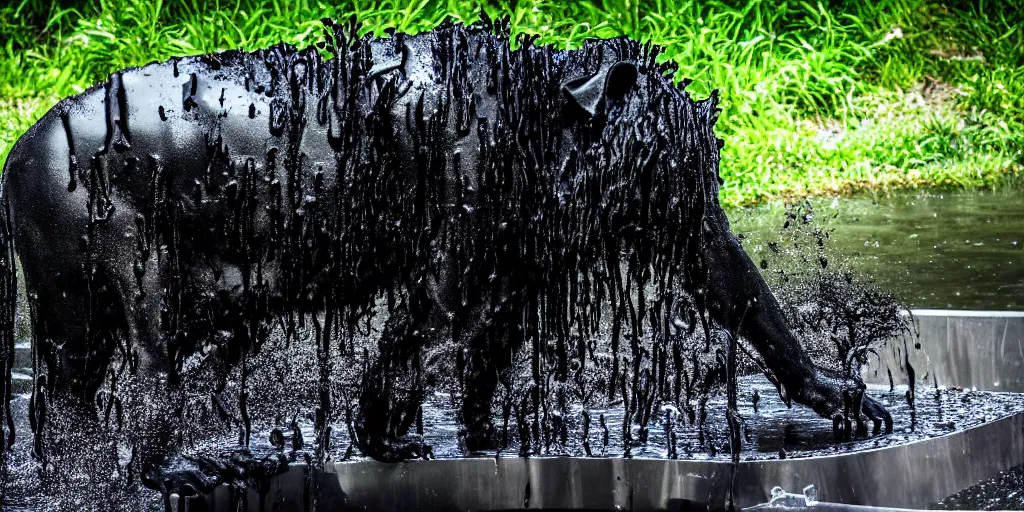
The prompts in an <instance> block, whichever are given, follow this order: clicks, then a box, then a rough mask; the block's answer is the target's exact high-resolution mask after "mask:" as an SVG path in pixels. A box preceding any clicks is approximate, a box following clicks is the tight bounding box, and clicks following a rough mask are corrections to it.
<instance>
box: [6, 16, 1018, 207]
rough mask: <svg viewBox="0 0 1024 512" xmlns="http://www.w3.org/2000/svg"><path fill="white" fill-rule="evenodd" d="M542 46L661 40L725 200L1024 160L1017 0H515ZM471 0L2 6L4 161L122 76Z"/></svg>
mask: <svg viewBox="0 0 1024 512" xmlns="http://www.w3.org/2000/svg"><path fill="white" fill-rule="evenodd" d="M482 7H483V9H484V10H485V11H487V12H488V13H489V14H490V15H491V16H492V17H499V16H503V15H506V14H507V15H510V16H511V20H512V27H513V31H514V32H516V33H527V34H536V35H539V36H540V37H539V39H538V42H539V43H547V44H554V45H557V46H558V47H570V48H571V47H575V46H578V45H579V44H580V43H581V42H582V41H583V40H584V39H585V38H587V37H611V36H615V35H620V34H625V35H628V36H630V37H633V38H636V39H640V40H649V41H653V42H655V43H658V44H661V45H664V46H666V47H667V49H668V51H667V52H666V53H665V54H664V58H667V59H672V60H675V61H676V62H678V63H679V66H680V69H679V73H678V76H677V78H679V79H682V78H691V79H693V80H694V83H693V84H691V85H690V87H689V90H690V91H691V93H692V94H693V95H695V96H697V97H703V96H706V95H707V94H708V93H709V92H710V90H711V89H712V88H718V89H720V90H721V92H722V97H723V100H724V102H723V114H722V117H721V120H720V121H719V125H718V132H719V134H720V136H722V137H723V138H724V139H725V140H726V146H725V149H724V150H723V162H722V174H723V177H724V179H725V181H726V184H725V186H724V188H723V190H722V200H723V202H725V203H727V204H733V205H735V204H749V203H754V202H759V201H763V200H765V199H768V198H772V197H790V196H803V195H813V194H822V193H842V192H848V191H852V190H856V189H863V188H880V187H889V186H943V187H961V186H984V185H989V184H993V183H996V182H997V181H998V180H1000V179H1001V177H1002V176H1004V175H1005V174H1007V173H1018V172H1019V170H1020V169H1021V166H1022V164H1024V156H1022V147H1024V144H1022V143H1024V99H1022V98H1024V29H1022V28H1021V26H1024V2H1022V1H1021V0H1011V1H1008V2H987V1H984V0H973V1H971V2H967V3H966V4H965V3H954V2H941V1H934V0H880V1H878V2H870V1H864V2H839V1H838V0H836V1H833V2H818V1H813V0H810V1H794V0H748V1H746V2H735V1H730V2H726V1H722V0H604V1H601V0H591V1H583V2H579V3H570V2H565V1H562V0H519V1H518V2H516V1H514V0H509V1H505V0H502V1H501V2H497V3H488V4H486V5H483V6H482ZM480 9H481V4H480V2H478V1H475V0H447V1H437V2H432V1H430V0H411V1H410V2H409V3H408V4H403V3H402V2H398V1H393V2H389V1H385V2H381V3H379V4H370V3H369V2H363V1H358V0H353V1H350V2H345V1H339V0H322V1H317V0H263V1H261V0H240V1H229V0H209V1H204V0H91V1H87V2H82V1H74V0H39V1H33V0H15V1H14V3H13V4H11V5H8V6H6V7H0V46H2V49H0V160H2V159H3V158H5V157H6V154H7V152H8V151H10V148H11V145H12V144H13V143H14V141H15V140H16V139H17V137H18V136H19V135H20V134H21V133H23V132H24V130H25V129H26V128H28V126H30V125H31V123H33V122H34V121H35V120H36V119H38V118H39V116H41V115H42V114H43V113H45V111H46V110H47V109H48V108H49V107H50V106H52V105H53V104H54V103H55V102H56V101H57V100H58V99H60V98H62V97H64V96H68V95H71V94H74V93H77V92H80V91H82V90H84V88H86V87H88V86H89V85H91V84H93V83H95V82H97V81H100V80H103V79H104V78H106V76H107V75H108V74H109V73H110V72H112V71H115V70H117V69H121V68H124V67H128V66H137V65H142V64H146V63H148V62H151V61H154V60H163V59H166V58H168V57H171V56H173V55H183V54H198V53H205V52H212V51H217V50H223V49H228V48H245V49H255V48H259V47H265V46H269V45H271V44H274V43H277V42H280V41H285V42H289V43H292V44H295V45H297V46H306V45H309V44H312V43H314V42H316V41H318V40H319V38H320V37H322V36H321V30H320V23H319V21H318V20H319V19H321V18H323V17H333V18H336V19H347V18H348V17H349V16H352V15H355V16H356V17H357V18H358V19H360V20H361V21H363V23H364V29H365V30H373V31H374V32H376V33H379V34H382V33H383V31H384V29H385V28H388V27H393V28H395V29H397V30H399V31H409V32H416V31H422V30H427V29H429V28H431V27H433V26H435V25H436V24H438V23H440V22H441V21H443V20H444V19H445V18H446V17H449V16H451V17H452V18H453V19H455V20H459V21H463V22H472V21H474V20H475V19H476V18H477V16H478V14H479V12H480Z"/></svg>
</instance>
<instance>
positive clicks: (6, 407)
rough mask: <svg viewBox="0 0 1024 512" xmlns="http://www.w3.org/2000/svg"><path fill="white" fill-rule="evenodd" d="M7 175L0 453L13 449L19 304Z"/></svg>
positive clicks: (2, 227) (0, 267)
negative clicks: (13, 379)
mask: <svg viewBox="0 0 1024 512" xmlns="http://www.w3.org/2000/svg"><path fill="white" fill-rule="evenodd" d="M6 184H7V173H6V172H4V174H3V176H2V177H0V378H2V382H3V383H2V384H0V393H2V395H0V396H2V398H3V406H2V407H0V430H2V434H3V440H2V441H3V444H2V445H0V452H3V451H5V450H7V449H9V448H11V447H12V446H14V417H13V416H12V415H11V370H12V367H13V366H14V308H15V307H16V305H17V302H18V278H17V269H16V267H15V265H16V263H15V259H14V227H13V226H14V224H13V222H11V206H10V203H9V202H8V200H7V192H6V188H7V187H6Z"/></svg>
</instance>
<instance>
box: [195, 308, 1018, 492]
mask: <svg viewBox="0 0 1024 512" xmlns="http://www.w3.org/2000/svg"><path fill="white" fill-rule="evenodd" d="M913 317H914V319H915V322H917V326H918V330H919V332H920V333H921V344H922V347H923V348H922V349H914V348H913V347H912V346H910V348H909V351H907V353H904V349H903V344H902V343H893V344H890V346H891V347H892V348H891V350H887V351H885V353H884V354H883V355H882V357H881V360H880V361H878V362H875V365H876V366H875V367H873V368H868V369H867V370H866V372H865V376H866V377H867V379H868V380H869V381H874V382H875V383H883V382H884V383H885V384H888V376H887V373H886V372H885V370H884V369H882V370H880V371H879V368H884V366H878V365H884V364H886V363H888V364H891V365H899V364H902V362H904V361H908V360H909V362H910V364H911V365H913V366H914V367H915V369H916V370H917V371H916V375H917V376H918V377H919V378H922V379H927V382H928V383H933V382H934V383H936V384H938V385H947V386H963V387H976V388H978V389H980V390H992V391H1014V392H1022V391H1024V374H1022V372H1021V370H1022V367H1024V349H1022V348H1021V347H1022V346H1024V313H1017V312H1014V313H1002V312H960V311H936V310H921V311H915V312H914V314H913ZM908 345H909V344H908ZM1022 399H1024V398H1022ZM1021 464H1024V414H1015V415H1011V416H1007V417H1003V418H1001V419H997V420H995V421H990V422H987V423H985V424H982V425H980V426H976V427H973V428H969V429H966V430H963V431H959V432H956V433H953V434H949V435H945V436H941V437H935V438H931V439H927V440H922V441H917V442H912V443H908V444H904V445H899V446H893V447H887V448H882V449H873V450H864V451H857V452H852V453H843V454H837V455H827V456H816V457H809V458H802V459H785V460H760V461H743V462H741V463H740V464H739V465H738V466H735V467H734V466H732V465H731V464H729V463H728V462H722V461H709V460H663V459H639V458H632V459H623V458H579V457H559V458H537V457H534V458H497V459H495V458H487V459H484V458H477V459H455V460H431V461H410V462H405V463H401V464H384V463H379V462H374V461H359V462H341V463H336V464H334V465H332V466H329V467H328V468H327V469H326V470H324V471H320V472H312V471H310V470H309V469H308V468H307V467H305V466H294V467H293V468H291V470H289V471H288V472H287V473H285V474H283V475H281V476H279V477H276V478H275V479H274V480H273V481H272V482H271V485H270V486H269V488H267V489H264V490H263V492H259V491H257V490H255V489H249V490H246V491H242V492H239V491H232V490H231V489H230V488H228V487H226V486H222V487H220V488H218V490H217V491H215V493H214V494H213V495H212V496H207V497H205V498H204V499H202V500H198V499H195V498H191V499H181V500H178V501H177V502H176V504H177V507H178V510H198V509H200V508H198V507H203V508H202V509H207V507H208V508H209V509H212V510H238V509H239V508H241V509H247V510H260V511H263V510H267V511H269V510H299V509H319V510H337V509H353V510H354V509H362V510H367V509H368V510H399V509H404V510H409V509H416V510H509V509H522V508H543V509H591V510H610V509H628V510H688V509H691V508H699V509H702V510H706V509H708V508H710V509H713V510H715V509H724V508H726V507H727V506H728V503H727V500H728V499H729V489H730V487H732V488H734V489H735V492H734V494H733V496H732V498H733V500H734V503H733V505H734V506H735V507H737V508H742V507H750V506H754V505H757V504H759V503H765V502H767V501H768V500H769V499H770V497H771V489H772V488H773V487H775V486H782V487H783V488H786V489H801V488H803V487H805V486H807V485H808V484H813V485H814V486H815V487H816V488H817V490H818V499H819V500H821V501H825V502H835V503H843V504H850V505H870V506H874V507H890V508H926V507H927V506H928V505H929V504H931V503H934V502H936V501H938V500H939V499H941V498H943V497H945V496H948V495H949V494H952V493H954V492H956V491H959V490H960V489H963V488H965V487H968V486H970V485H973V484H974V483H976V482H978V481H980V480H984V479H986V478H990V477H992V476H994V475H995V474H996V473H998V472H999V471H1002V470H1005V469H1008V468H1011V467H1013V466H1017V465H1021ZM201 501H202V502H204V503H202V504H200V502H201Z"/></svg>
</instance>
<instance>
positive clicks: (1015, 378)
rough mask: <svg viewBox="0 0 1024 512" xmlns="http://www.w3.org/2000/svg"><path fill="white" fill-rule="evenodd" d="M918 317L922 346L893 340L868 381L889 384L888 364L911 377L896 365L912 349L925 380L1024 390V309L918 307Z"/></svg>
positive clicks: (899, 375)
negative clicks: (917, 347) (971, 309)
mask: <svg viewBox="0 0 1024 512" xmlns="http://www.w3.org/2000/svg"><path fill="white" fill-rule="evenodd" d="M913 317H914V322H915V323H916V325H917V330H918V332H919V333H920V338H919V340H920V343H921V348H920V349H914V348H913V346H909V345H908V346H907V347H909V350H906V349H905V345H904V344H902V343H890V344H889V346H887V347H886V348H885V349H884V350H881V351H879V356H880V358H881V361H880V362H878V361H876V360H874V359H872V360H871V363H870V365H869V367H867V368H865V371H864V378H865V380H866V381H867V382H869V383H870V382H873V383H878V384H888V382H889V381H888V374H887V373H886V371H885V368H886V367H887V366H888V367H889V368H892V369H893V376H894V378H895V379H896V380H897V383H900V382H905V380H906V377H905V376H904V372H902V371H900V372H898V371H896V369H898V368H902V366H903V364H904V355H905V354H904V353H906V355H907V356H909V361H910V364H911V365H912V366H913V367H914V370H915V372H914V373H915V375H916V376H917V377H918V379H919V380H920V381H922V382H924V383H925V384H937V385H939V386H960V387H963V388H968V389H971V388H977V389H979V390H986V391H1009V392H1014V393H1020V392H1024V312H1021V311H954V310H942V309H917V310H913Z"/></svg>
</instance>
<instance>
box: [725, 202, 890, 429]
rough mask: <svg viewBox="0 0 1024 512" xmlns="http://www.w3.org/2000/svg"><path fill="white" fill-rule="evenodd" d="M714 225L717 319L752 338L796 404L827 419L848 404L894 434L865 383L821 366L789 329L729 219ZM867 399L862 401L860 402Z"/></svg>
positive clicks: (765, 361)
mask: <svg viewBox="0 0 1024 512" xmlns="http://www.w3.org/2000/svg"><path fill="white" fill-rule="evenodd" d="M720 216H721V218H722V219H721V220H720V221H719V222H709V223H708V225H710V226H711V227H710V228H709V229H708V230H707V232H706V233H707V234H706V237H707V240H706V243H707V248H706V259H707V266H708V296H707V299H708V307H709V310H710V312H711V315H712V317H713V319H714V320H715V321H716V322H717V323H719V324H720V325H722V326H725V327H727V328H729V329H734V330H735V331H736V332H738V333H739V334H740V335H741V336H743V337H744V338H745V339H747V340H748V341H749V342H750V343H751V344H752V345H753V346H754V348H755V349H756V350H757V352H758V353H759V354H760V356H761V358H762V359H763V360H764V363H765V364H766V365H767V367H768V368H769V369H770V370H771V372H772V373H773V374H774V375H775V377H776V378H777V379H778V380H779V384H781V386H782V388H783V391H784V392H785V393H786V394H788V396H789V397H790V398H792V399H793V400H794V401H796V402H798V403H801V404H804V405H807V406H809V407H811V408H812V409H814V411H815V412H817V413H818V414H820V415H821V416H823V417H826V418H837V417H840V418H841V417H842V416H843V412H844V408H846V409H850V406H848V405H847V404H854V408H856V407H859V411H854V414H853V415H854V417H855V418H856V419H857V421H860V419H859V414H861V413H863V414H864V415H865V416H867V417H868V418H869V419H870V420H872V421H873V422H874V423H875V429H874V430H875V431H876V432H877V431H879V430H880V428H881V424H882V423H883V422H884V424H885V429H886V432H890V431H891V430H892V417H891V416H890V415H889V413H888V412H887V411H886V410H885V409H884V408H883V407H882V406H881V404H879V403H878V402H876V401H874V400H872V399H871V398H869V397H866V396H863V392H864V388H865V386H864V383H863V382H861V380H860V379H859V378H858V377H857V376H844V375H841V374H839V373H837V372H834V371H831V370H828V369H825V368H819V367H817V366H815V365H814V363H813V362H812V361H811V358H810V356H809V355H808V354H807V352H806V351H805V350H804V348H803V346H802V345H801V344H800V340H798V339H797V338H796V336H795V335H794V334H793V332H792V331H791V330H790V328H789V326H788V324H787V321H786V318H785V316H784V315H783V312H782V308H781V307H780V306H779V303H778V301H777V299H776V298H775V295H774V294H773V293H772V291H771V289H769V287H768V284H767V283H765V281H764V279H763V278H762V277H761V274H760V272H759V271H758V269H757V267H756V266H755V265H754V263H753V262H752V261H751V260H750V258H749V257H748V256H747V254H746V253H745V252H744V251H743V248H742V247H741V246H740V243H739V241H738V240H737V239H736V237H735V236H733V235H732V233H730V232H729V230H728V221H726V220H724V214H720ZM861 397H863V399H861Z"/></svg>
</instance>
